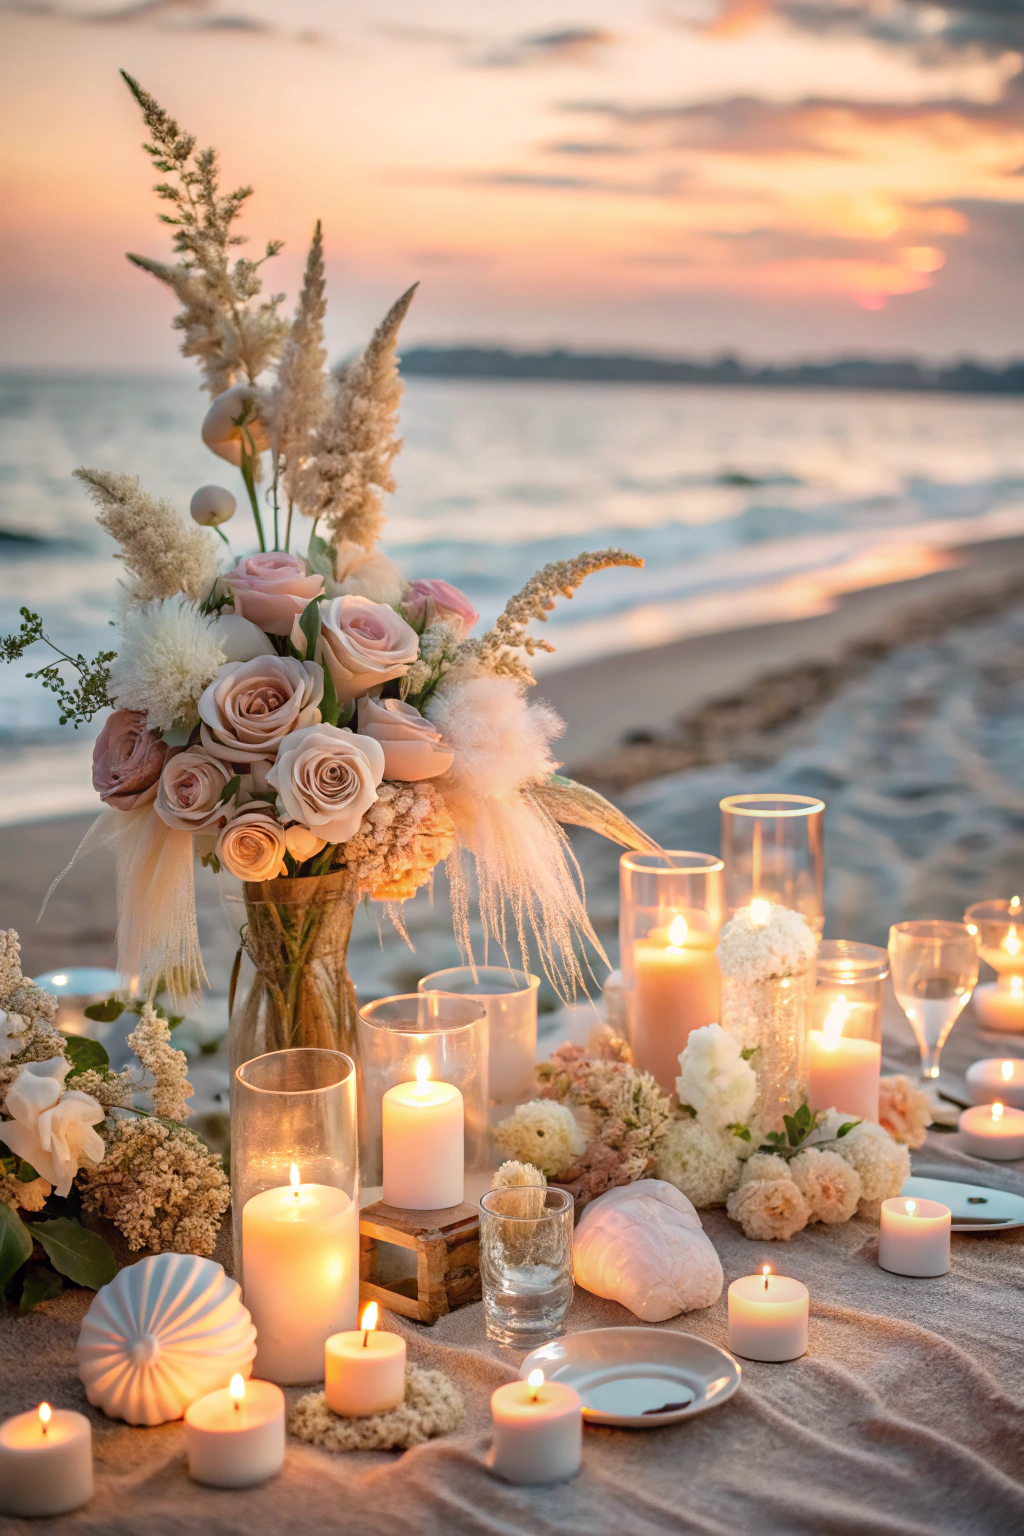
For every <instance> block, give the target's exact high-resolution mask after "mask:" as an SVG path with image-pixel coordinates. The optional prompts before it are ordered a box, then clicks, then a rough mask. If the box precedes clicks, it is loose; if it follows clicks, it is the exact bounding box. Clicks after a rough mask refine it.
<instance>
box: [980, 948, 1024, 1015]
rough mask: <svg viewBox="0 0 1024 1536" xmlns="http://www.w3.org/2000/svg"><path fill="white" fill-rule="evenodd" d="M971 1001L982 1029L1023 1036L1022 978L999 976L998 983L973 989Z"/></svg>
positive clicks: (989, 982)
mask: <svg viewBox="0 0 1024 1536" xmlns="http://www.w3.org/2000/svg"><path fill="white" fill-rule="evenodd" d="M982 955H983V956H984V950H983V951H982ZM973 1000H974V1009H975V1012H976V1013H977V1015H978V1021H979V1023H980V1024H981V1026H982V1028H983V1029H995V1030H1004V1031H1006V1032H1008V1033H1009V1034H1024V976H1000V978H999V980H998V981H986V982H983V983H982V985H981V986H980V987H975V989H974V994H973Z"/></svg>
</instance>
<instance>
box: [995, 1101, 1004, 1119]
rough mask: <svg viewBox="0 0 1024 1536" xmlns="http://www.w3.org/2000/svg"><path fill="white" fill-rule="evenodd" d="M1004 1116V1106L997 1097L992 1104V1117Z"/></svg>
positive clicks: (999, 1117)
mask: <svg viewBox="0 0 1024 1536" xmlns="http://www.w3.org/2000/svg"><path fill="white" fill-rule="evenodd" d="M1002 1116H1003V1106H1002V1105H1001V1104H1000V1102H999V1100H998V1099H997V1100H996V1102H995V1103H994V1104H993V1105H992V1119H993V1120H1001V1119H1002Z"/></svg>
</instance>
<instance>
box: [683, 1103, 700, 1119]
mask: <svg viewBox="0 0 1024 1536" xmlns="http://www.w3.org/2000/svg"><path fill="white" fill-rule="evenodd" d="M679 1108H680V1109H681V1110H682V1112H683V1114H684V1115H689V1116H690V1118H691V1119H692V1120H696V1118H697V1111H696V1110H695V1109H694V1107H693V1105H692V1104H680V1106H679Z"/></svg>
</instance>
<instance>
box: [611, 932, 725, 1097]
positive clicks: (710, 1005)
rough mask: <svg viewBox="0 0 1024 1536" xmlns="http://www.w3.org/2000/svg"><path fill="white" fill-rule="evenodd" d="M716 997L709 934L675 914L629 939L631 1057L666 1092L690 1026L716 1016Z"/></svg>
mask: <svg viewBox="0 0 1024 1536" xmlns="http://www.w3.org/2000/svg"><path fill="white" fill-rule="evenodd" d="M720 996H721V983H720V978H719V974H718V960H717V959H716V957H715V937H714V935H713V934H710V933H704V932H702V931H701V930H700V929H698V928H696V927H695V926H694V925H693V924H692V923H687V921H686V918H685V917H683V916H682V915H681V914H680V915H679V916H677V917H675V918H673V920H672V922H671V923H669V925H668V927H666V928H653V929H652V930H651V932H650V933H648V934H647V935H646V937H645V938H642V939H637V940H636V942H635V943H634V945H633V1026H632V1037H631V1044H632V1047H633V1056H634V1058H635V1060H636V1065H637V1067H638V1068H639V1069H640V1071H642V1072H650V1073H651V1074H652V1076H653V1077H654V1078H655V1079H656V1080H657V1082H658V1083H659V1084H660V1085H661V1087H662V1088H664V1090H665V1092H666V1093H672V1092H674V1090H675V1086H676V1078H677V1077H678V1076H679V1055H680V1052H681V1051H683V1050H684V1049H685V1047H686V1042H687V1040H688V1039H689V1038H690V1032H691V1030H694V1029H699V1028H701V1026H702V1025H705V1024H712V1023H714V1021H715V1020H716V1019H717V1018H718V1014H719V1001H720Z"/></svg>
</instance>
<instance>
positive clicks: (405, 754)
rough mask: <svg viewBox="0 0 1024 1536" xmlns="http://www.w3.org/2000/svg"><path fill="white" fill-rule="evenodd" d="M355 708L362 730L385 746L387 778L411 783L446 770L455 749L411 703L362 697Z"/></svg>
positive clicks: (452, 759)
mask: <svg viewBox="0 0 1024 1536" xmlns="http://www.w3.org/2000/svg"><path fill="white" fill-rule="evenodd" d="M356 708H357V712H358V713H357V719H358V724H359V730H360V732H361V734H362V735H363V736H372V737H373V739H374V741H379V742H380V744H381V746H382V747H383V748H384V777H385V778H386V779H402V780H404V781H405V782H406V783H410V782H411V781H412V780H413V779H433V778H436V777H437V775H438V774H439V773H447V772H448V769H449V768H450V767H451V765H452V762H453V761H454V758H455V753H454V752H453V751H452V749H451V747H449V746H446V745H445V743H444V742H443V741H442V740H441V732H440V731H439V730H438V729H437V726H436V725H431V723H430V721H429V720H425V719H424V717H423V716H422V715H421V714H420V712H419V710H418V709H414V708H413V706H412V705H411V704H403V703H402V702H401V700H399V699H366V698H363V699H360V700H359V703H358V705H357V706H356Z"/></svg>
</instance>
